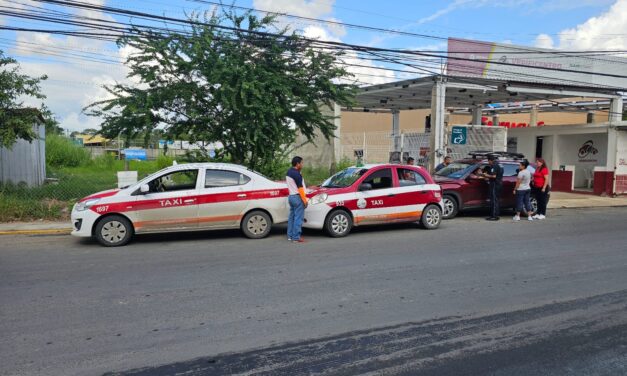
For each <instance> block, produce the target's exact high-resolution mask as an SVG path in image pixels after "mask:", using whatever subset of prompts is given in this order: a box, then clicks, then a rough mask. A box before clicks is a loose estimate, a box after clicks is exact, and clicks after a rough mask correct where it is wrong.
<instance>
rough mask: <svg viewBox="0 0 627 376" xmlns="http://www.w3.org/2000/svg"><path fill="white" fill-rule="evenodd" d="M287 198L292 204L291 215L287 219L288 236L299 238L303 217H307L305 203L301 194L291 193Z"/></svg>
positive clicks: (293, 238)
mask: <svg viewBox="0 0 627 376" xmlns="http://www.w3.org/2000/svg"><path fill="white" fill-rule="evenodd" d="M287 200H288V202H289V204H290V216H289V217H288V219H287V238H288V239H291V240H299V239H300V234H301V233H302V227H303V219H304V218H305V204H304V203H303V199H301V198H300V195H290V196H289V197H288V198H287Z"/></svg>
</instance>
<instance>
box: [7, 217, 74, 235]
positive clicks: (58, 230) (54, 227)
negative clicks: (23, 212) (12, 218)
mask: <svg viewBox="0 0 627 376" xmlns="http://www.w3.org/2000/svg"><path fill="white" fill-rule="evenodd" d="M71 231H72V225H71V224H70V221H69V220H67V221H62V222H55V221H33V222H8V223H0V235H44V234H69V233H70V232H71Z"/></svg>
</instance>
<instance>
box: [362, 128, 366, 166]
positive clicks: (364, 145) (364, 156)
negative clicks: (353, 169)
mask: <svg viewBox="0 0 627 376" xmlns="http://www.w3.org/2000/svg"><path fill="white" fill-rule="evenodd" d="M362 150H363V151H364V155H363V157H362V158H361V159H362V161H364V162H365V161H366V132H364V143H363V145H362Z"/></svg>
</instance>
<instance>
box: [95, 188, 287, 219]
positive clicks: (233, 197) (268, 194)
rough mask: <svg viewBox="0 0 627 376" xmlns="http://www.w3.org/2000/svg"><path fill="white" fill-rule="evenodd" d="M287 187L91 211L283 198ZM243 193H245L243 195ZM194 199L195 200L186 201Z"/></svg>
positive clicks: (128, 203)
mask: <svg viewBox="0 0 627 376" xmlns="http://www.w3.org/2000/svg"><path fill="white" fill-rule="evenodd" d="M288 193H289V192H288V190H287V188H279V189H264V190H257V191H235V192H225V193H209V194H205V195H193V196H181V197H172V198H169V199H153V200H138V201H126V202H116V203H111V204H100V205H94V206H92V207H91V208H90V210H91V211H93V212H95V213H98V214H100V215H102V214H107V213H125V212H129V211H135V210H150V209H161V208H166V207H178V206H190V205H203V204H213V203H223V202H233V201H248V200H263V199H270V198H281V197H287V196H288ZM242 195H245V197H244V196H242ZM189 200H193V202H185V201H189Z"/></svg>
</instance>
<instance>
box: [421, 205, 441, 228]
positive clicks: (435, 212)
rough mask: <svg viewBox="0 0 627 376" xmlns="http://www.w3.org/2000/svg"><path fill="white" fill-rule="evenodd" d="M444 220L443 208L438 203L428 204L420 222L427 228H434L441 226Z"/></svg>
mask: <svg viewBox="0 0 627 376" xmlns="http://www.w3.org/2000/svg"><path fill="white" fill-rule="evenodd" d="M441 222H442V210H441V209H440V207H439V206H437V205H433V204H432V205H428V206H427V207H426V208H425V210H424V211H423V212H422V218H421V220H420V223H422V225H423V226H424V227H425V228H426V229H427V230H433V229H436V228H438V227H439V226H440V223H441Z"/></svg>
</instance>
